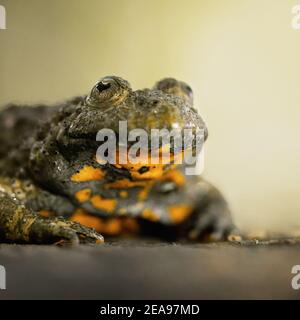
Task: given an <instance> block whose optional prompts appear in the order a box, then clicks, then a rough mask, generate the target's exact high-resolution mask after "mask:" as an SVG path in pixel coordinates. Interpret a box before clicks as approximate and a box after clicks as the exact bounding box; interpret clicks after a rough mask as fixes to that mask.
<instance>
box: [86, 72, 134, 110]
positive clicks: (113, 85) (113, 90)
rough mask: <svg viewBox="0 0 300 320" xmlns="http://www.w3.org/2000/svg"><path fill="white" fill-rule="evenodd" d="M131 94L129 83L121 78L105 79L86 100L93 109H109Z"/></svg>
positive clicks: (100, 81) (96, 85)
mask: <svg viewBox="0 0 300 320" xmlns="http://www.w3.org/2000/svg"><path fill="white" fill-rule="evenodd" d="M130 92H131V88H130V85H129V83H128V82H127V81H126V80H124V79H122V78H119V77H114V76H111V77H104V78H102V79H101V80H99V81H98V82H97V83H96V84H95V86H94V87H93V89H92V91H91V93H90V95H89V96H88V97H87V99H86V104H87V105H88V106H91V107H109V106H112V105H117V104H120V103H121V102H122V101H124V99H125V98H126V97H127V96H128V94H129V93H130Z"/></svg>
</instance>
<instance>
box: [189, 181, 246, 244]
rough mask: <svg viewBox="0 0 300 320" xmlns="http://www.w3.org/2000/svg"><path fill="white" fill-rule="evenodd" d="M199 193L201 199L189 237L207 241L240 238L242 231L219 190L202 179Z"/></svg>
mask: <svg viewBox="0 0 300 320" xmlns="http://www.w3.org/2000/svg"><path fill="white" fill-rule="evenodd" d="M199 195H200V199H201V201H200V203H199V206H198V207H197V209H196V211H195V214H194V215H193V216H192V219H191V221H190V226H189V228H188V229H189V230H188V238H189V239H191V240H198V239H201V240H207V241H222V240H231V238H232V237H234V238H239V237H240V232H239V231H238V229H237V228H236V227H235V225H234V224H233V221H232V217H231V214H230V210H229V208H228V204H227V202H226V201H225V199H224V197H223V196H222V194H221V193H220V192H219V190H217V189H216V188H215V187H213V186H212V185H211V184H209V183H208V182H206V181H204V180H202V181H201V183H199ZM233 241H234V240H233Z"/></svg>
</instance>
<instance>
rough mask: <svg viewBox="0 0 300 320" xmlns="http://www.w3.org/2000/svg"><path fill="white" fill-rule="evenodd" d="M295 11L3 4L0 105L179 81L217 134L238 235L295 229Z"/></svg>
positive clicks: (243, 3)
mask: <svg viewBox="0 0 300 320" xmlns="http://www.w3.org/2000/svg"><path fill="white" fill-rule="evenodd" d="M295 1H296V0H293V1H290V0H276V1H274V0H202V1H201V0H186V1H183V0H110V1H104V0H51V1H50V0H26V1H25V0H0V4H1V5H4V6H5V8H6V12H7V30H0V104H1V105H3V104H6V103H8V102H22V103H23V102H26V103H35V102H49V103H52V102H56V101H59V100H61V99H65V98H68V97H71V96H73V95H76V94H84V93H87V92H88V91H89V89H90V87H91V86H92V85H93V84H94V82H95V81H96V80H97V79H98V78H100V77H102V76H104V75H112V74H114V75H119V76H122V77H124V78H126V79H128V80H129V81H130V83H131V84H132V86H133V88H135V89H139V88H144V87H151V86H152V85H153V83H154V82H155V81H157V80H159V79H160V78H163V77H167V76H171V77H175V78H178V79H181V80H184V81H186V82H188V83H189V84H190V85H191V86H192V88H193V89H194V94H195V105H196V107H197V108H198V110H199V112H200V114H201V115H202V116H203V117H204V119H205V120H206V122H207V124H208V128H209V132H210V136H209V139H208V142H207V145H206V150H205V176H206V178H207V179H209V180H210V181H212V182H213V183H215V184H216V185H217V186H218V187H219V188H220V189H221V190H222V191H223V193H224V194H225V195H226V197H227V198H228V201H229V202H230V205H231V207H232V210H233V212H234V217H235V219H236V222H237V224H238V226H239V227H241V228H246V229H248V228H254V227H255V228H267V229H270V230H282V229H286V228H290V227H294V226H297V225H298V226H299V225H300V219H299V216H300V165H299V163H300V143H299V137H300V125H299V122H300V108H299V104H300V87H299V80H300V30H298V31H297V30H293V29H292V27H291V20H292V14H291V9H292V7H293V5H295V4H296V3H295ZM299 4H300V1H299Z"/></svg>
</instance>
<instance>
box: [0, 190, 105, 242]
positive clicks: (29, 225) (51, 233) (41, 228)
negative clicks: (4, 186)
mask: <svg viewBox="0 0 300 320" xmlns="http://www.w3.org/2000/svg"><path fill="white" fill-rule="evenodd" d="M0 238H1V240H3V241H5V242H19V243H36V244H48V243H60V244H61V243H70V244H78V243H103V242H104V239H103V237H102V236H101V235H100V234H99V233H97V232H96V231H95V230H94V229H92V228H88V227H85V226H82V225H81V224H79V223H77V222H74V221H68V220H65V219H63V218H60V217H50V218H45V217H42V216H39V215H38V214H37V213H35V212H33V211H31V210H29V209H28V208H26V207H25V206H24V205H22V204H20V203H19V202H18V201H16V200H15V199H13V198H12V197H10V196H9V195H7V194H5V193H3V192H0Z"/></svg>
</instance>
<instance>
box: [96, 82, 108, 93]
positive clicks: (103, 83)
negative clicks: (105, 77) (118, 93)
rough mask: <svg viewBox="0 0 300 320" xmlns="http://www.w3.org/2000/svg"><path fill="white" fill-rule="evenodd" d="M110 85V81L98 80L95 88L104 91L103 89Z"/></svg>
mask: <svg viewBox="0 0 300 320" xmlns="http://www.w3.org/2000/svg"><path fill="white" fill-rule="evenodd" d="M110 86H111V84H110V83H108V82H107V83H105V82H102V81H101V82H99V83H98V84H97V86H96V88H97V90H98V91H99V92H102V91H104V90H107V89H109V88H110Z"/></svg>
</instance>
